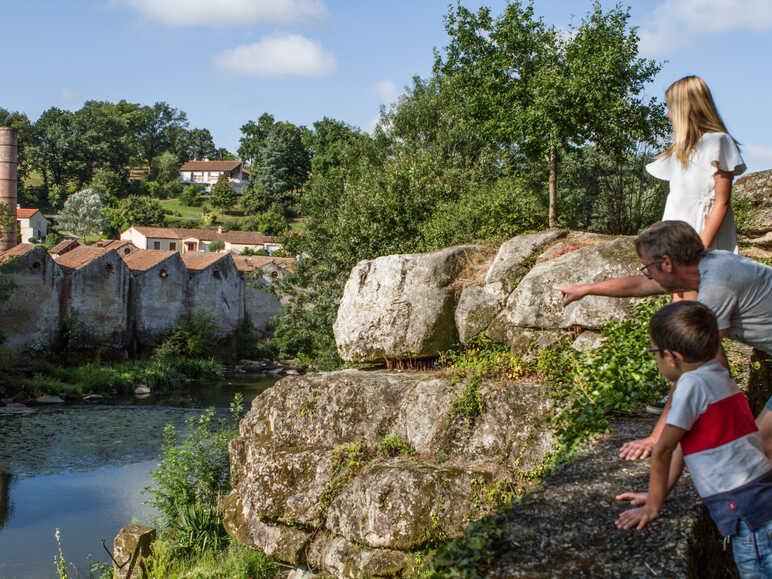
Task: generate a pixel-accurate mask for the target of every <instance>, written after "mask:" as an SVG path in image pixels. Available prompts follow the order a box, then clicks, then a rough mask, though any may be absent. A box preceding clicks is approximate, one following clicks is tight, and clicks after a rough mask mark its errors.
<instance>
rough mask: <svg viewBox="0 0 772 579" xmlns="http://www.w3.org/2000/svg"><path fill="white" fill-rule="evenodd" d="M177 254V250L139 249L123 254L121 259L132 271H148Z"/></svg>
mask: <svg viewBox="0 0 772 579" xmlns="http://www.w3.org/2000/svg"><path fill="white" fill-rule="evenodd" d="M175 255H177V252H176V251H161V250H160V249H138V250H137V251H135V252H134V253H130V254H129V255H121V259H123V261H124V262H125V263H126V265H127V266H129V269H130V270H131V271H147V270H149V269H150V268H152V267H155V266H156V265H158V264H159V263H161V262H162V261H166V260H167V259H169V258H170V257H174V256H175Z"/></svg>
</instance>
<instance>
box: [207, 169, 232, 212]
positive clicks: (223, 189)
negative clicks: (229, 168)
mask: <svg viewBox="0 0 772 579" xmlns="http://www.w3.org/2000/svg"><path fill="white" fill-rule="evenodd" d="M209 203H210V204H211V205H212V207H214V208H215V209H217V210H219V211H220V212H224V211H227V210H229V209H232V208H233V206H234V205H235V204H236V192H235V191H234V190H233V188H232V187H231V183H230V180H229V179H228V176H227V175H226V174H225V173H221V174H220V177H219V178H218V179H217V183H215V184H214V185H213V186H212V196H211V198H210V199H209Z"/></svg>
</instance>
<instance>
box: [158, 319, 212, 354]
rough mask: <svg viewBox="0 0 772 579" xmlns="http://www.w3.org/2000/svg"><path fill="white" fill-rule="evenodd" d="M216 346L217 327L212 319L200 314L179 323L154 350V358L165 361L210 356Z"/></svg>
mask: <svg viewBox="0 0 772 579" xmlns="http://www.w3.org/2000/svg"><path fill="white" fill-rule="evenodd" d="M216 346H217V325H216V324H215V323H214V319H213V318H212V317H211V316H209V315H207V314H203V313H200V312H197V313H195V314H193V315H192V316H191V317H190V318H188V319H187V320H184V321H183V322H181V323H180V324H179V325H178V326H177V327H176V328H174V330H172V333H171V334H170V335H169V337H168V338H166V339H165V340H164V341H163V342H161V344H160V345H159V346H158V347H157V348H156V351H155V354H154V357H155V358H156V359H165V358H168V357H172V356H183V357H188V358H196V357H201V358H205V357H207V356H211V354H212V352H213V351H214V349H215V347H216Z"/></svg>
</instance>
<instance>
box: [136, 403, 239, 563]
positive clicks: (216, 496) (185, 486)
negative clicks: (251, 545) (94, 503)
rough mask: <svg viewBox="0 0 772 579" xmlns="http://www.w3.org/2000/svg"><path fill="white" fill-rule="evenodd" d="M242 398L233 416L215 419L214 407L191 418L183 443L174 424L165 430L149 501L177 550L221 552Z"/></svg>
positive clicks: (146, 490) (234, 404)
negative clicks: (231, 451) (232, 444)
mask: <svg viewBox="0 0 772 579" xmlns="http://www.w3.org/2000/svg"><path fill="white" fill-rule="evenodd" d="M243 410H244V406H243V397H242V396H241V394H236V396H235V397H234V399H233V402H232V403H231V405H230V417H229V418H221V419H220V420H218V421H215V412H214V409H213V408H209V409H208V410H206V411H205V412H204V413H203V414H202V415H201V416H199V417H198V419H196V418H194V417H191V418H190V419H189V420H188V423H187V429H186V432H185V435H184V437H182V440H181V441H179V440H178V436H177V431H176V429H175V428H174V426H172V425H170V424H169V425H167V426H166V428H165V429H164V443H163V448H162V451H161V456H162V459H161V463H160V464H159V465H158V468H157V469H156V470H154V471H153V472H152V474H151V476H152V478H153V481H154V482H155V484H156V486H155V487H148V488H146V489H145V492H146V493H147V494H149V495H150V500H149V501H148V502H149V503H150V504H151V505H153V506H154V507H155V508H156V509H157V510H158V512H159V513H160V515H159V523H160V526H161V529H162V533H163V535H164V536H165V537H166V538H168V539H169V540H171V541H172V542H173V543H174V545H175V548H176V549H177V550H180V551H182V552H183V553H195V552H199V551H203V550H205V549H218V550H219V549H221V548H222V547H223V546H224V539H225V530H224V529H223V527H222V519H221V517H220V511H219V508H220V502H221V500H222V498H223V497H224V496H225V494H226V493H227V492H228V491H229V490H230V475H229V461H228V442H229V441H230V440H231V439H232V438H234V437H235V436H236V435H237V434H238V421H239V419H240V418H241V415H242V413H243Z"/></svg>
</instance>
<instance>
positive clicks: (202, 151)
mask: <svg viewBox="0 0 772 579" xmlns="http://www.w3.org/2000/svg"><path fill="white" fill-rule="evenodd" d="M175 153H176V157H177V161H178V162H179V163H180V164H181V163H184V162H185V161H190V160H192V159H214V158H215V157H216V155H217V148H216V147H215V146H214V139H213V138H212V134H211V133H210V132H209V130H208V129H191V130H189V131H184V132H182V133H181V134H180V136H179V138H178V139H177V143H176V148H175Z"/></svg>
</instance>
